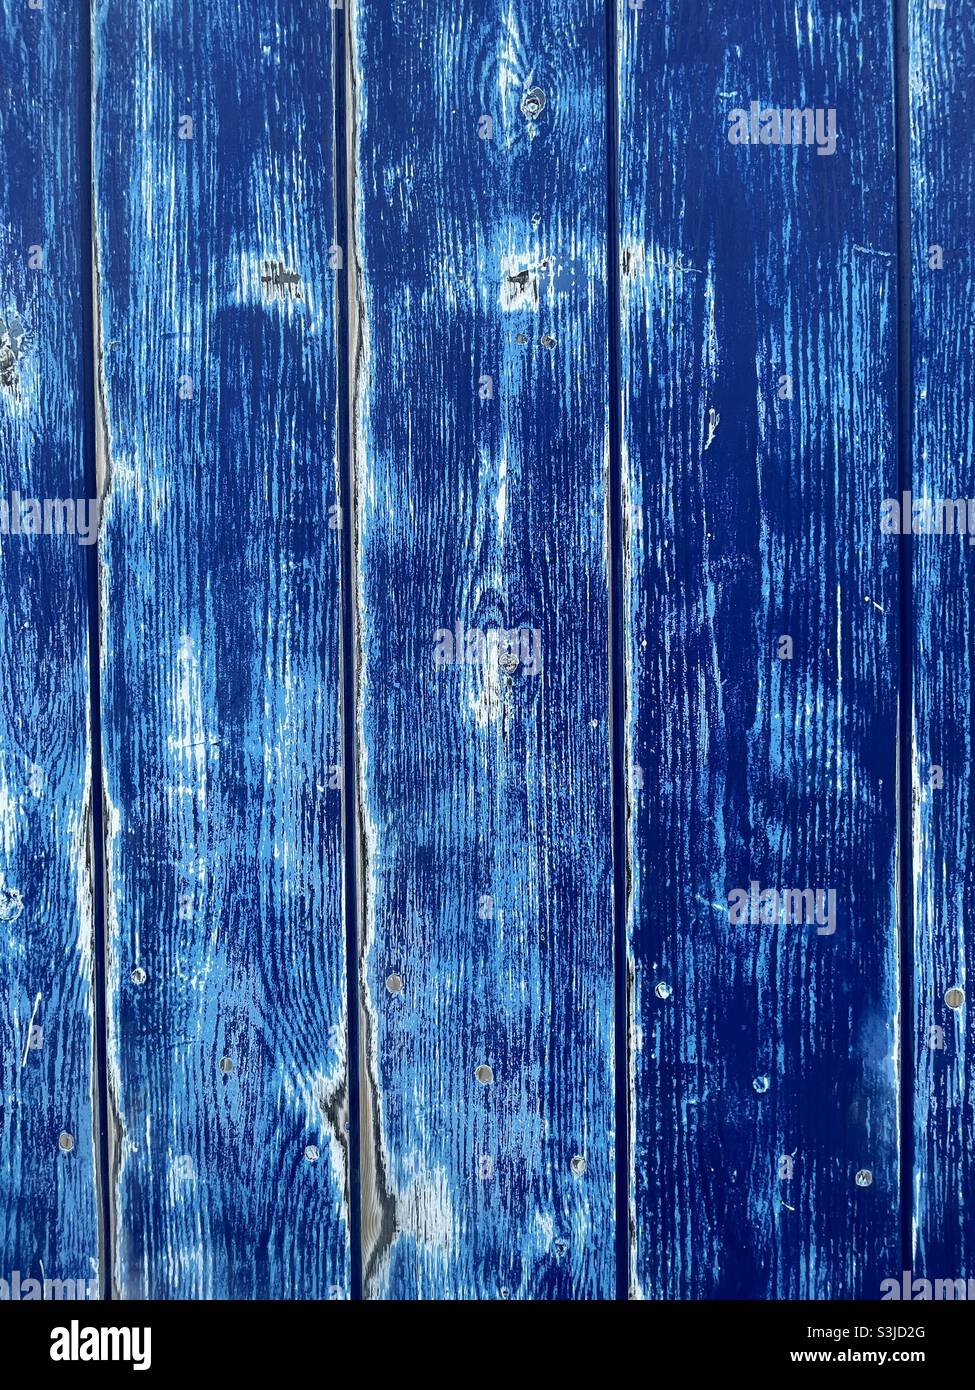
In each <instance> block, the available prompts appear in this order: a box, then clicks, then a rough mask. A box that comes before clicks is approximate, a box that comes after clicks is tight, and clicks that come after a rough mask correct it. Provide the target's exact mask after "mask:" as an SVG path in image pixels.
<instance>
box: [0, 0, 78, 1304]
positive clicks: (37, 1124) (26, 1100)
mask: <svg viewBox="0 0 975 1390" xmlns="http://www.w3.org/2000/svg"><path fill="white" fill-rule="evenodd" d="M83 39H84V32H83V26H82V25H80V24H79V21H78V14H77V11H75V12H74V13H72V7H71V6H48V7H46V8H45V9H43V10H34V9H29V8H28V6H27V5H26V4H25V3H21V0H3V4H2V7H0V73H2V79H0V82H2V88H3V99H2V101H0V533H2V534H0V592H2V594H3V603H2V605H0V653H2V661H0V981H2V990H3V1005H2V1008H0V1297H8V1296H9V1297H12V1298H18V1297H20V1298H28V1297H33V1298H39V1297H41V1292H42V1291H41V1288H40V1287H39V1286H38V1285H35V1284H32V1283H29V1282H28V1281H31V1280H38V1281H43V1280H44V1279H45V1278H46V1279H48V1280H52V1281H65V1282H64V1283H62V1291H63V1292H64V1293H68V1294H70V1293H71V1292H73V1293H75V1294H76V1295H77V1296H78V1297H82V1298H83V1297H86V1296H96V1297H97V1294H98V1242H99V1235H98V1201H97V1195H96V1169H97V1147H98V1145H97V1136H96V1113H95V1106H94V1103H93V1096H94V1094H95V1085H94V1076H93V1052H92V1048H93V1016H94V1002H93V1001H94V986H93V915H92V878H91V871H90V863H89V842H88V830H87V825H88V813H89V799H90V792H91V765H90V746H89V738H88V597H87V593H88V585H87V579H86V570H87V564H88V557H89V554H90V552H89V549H88V548H87V547H86V546H83V545H82V544H80V540H81V537H80V536H79V534H78V533H77V532H73V533H72V534H68V532H67V529H66V528H67V526H68V522H69V520H70V522H71V525H72V527H73V526H74V523H75V522H77V523H78V524H79V526H80V528H81V529H82V530H83V531H84V532H85V533H86V537H90V538H91V539H97V508H95V507H92V508H91V509H89V505H88V503H89V499H91V498H92V495H93V490H94V457H93V450H92V449H91V441H90V431H89V429H88V428H87V426H86V411H85V381H86V366H85V361H86V355H87V354H90V352H91V346H92V345H91V333H90V327H89V328H88V329H87V330H86V312H85V304H86V295H88V293H89V290H88V286H89V284H90V238H89V230H88V226H87V218H86V208H87V205H88V204H87V194H86V191H85V189H84V187H83V186H82V179H83V177H84V167H85V165H84V160H83V158H82V157H81V155H82V151H83V148H84V140H85V138H86V137H85V132H84V128H83V126H84V120H85V90H86V72H87V62H88V57H87V51H86V45H85V44H84V42H83ZM88 418H90V417H88ZM55 500H58V501H59V502H63V503H65V507H64V508H62V507H60V506H59V507H58V508H57V509H56V510H55V509H53V508H51V507H50V505H49V506H48V509H47V511H46V512H45V510H44V505H43V504H44V503H45V502H47V503H48V504H50V503H52V502H53V501H55ZM78 502H80V504H81V505H80V506H76V504H77V503H78ZM38 505H40V514H39V521H40V527H41V531H40V533H39V534H33V533H32V534H25V530H24V529H23V528H26V527H28V526H33V525H34V520H35V517H34V513H35V509H36V508H37V507H38ZM18 523H19V525H20V527H21V529H20V531H19V533H18ZM89 523H91V524H92V526H93V529H92V530H91V531H88V527H89ZM67 1281H70V1282H71V1284H72V1285H74V1286H75V1287H74V1288H72V1289H70V1290H69V1289H67V1287H66V1282H67ZM56 1291H57V1290H54V1291H53V1292H56ZM47 1296H48V1297H51V1296H52V1290H51V1289H49V1290H48V1291H47Z"/></svg>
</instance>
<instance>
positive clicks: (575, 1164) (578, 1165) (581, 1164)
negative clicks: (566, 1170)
mask: <svg viewBox="0 0 975 1390" xmlns="http://www.w3.org/2000/svg"><path fill="white" fill-rule="evenodd" d="M569 1167H570V1168H571V1169H572V1171H573V1173H575V1175H576V1177H577V1178H581V1177H582V1175H583V1173H584V1172H585V1171H586V1160H585V1158H584V1157H583V1156H582V1154H573V1155H572V1157H571V1158H570V1159H569Z"/></svg>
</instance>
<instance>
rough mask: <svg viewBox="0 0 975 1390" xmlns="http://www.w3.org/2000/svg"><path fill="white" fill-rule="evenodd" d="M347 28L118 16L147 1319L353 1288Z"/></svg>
mask: <svg viewBox="0 0 975 1390" xmlns="http://www.w3.org/2000/svg"><path fill="white" fill-rule="evenodd" d="M334 22H336V21H335V20H334V18H333V17H332V16H330V14H329V12H328V10H327V9H325V10H323V12H322V13H321V14H320V15H318V16H317V17H314V18H312V17H310V16H309V13H308V6H307V5H306V4H305V3H304V2H303V0H251V2H249V3H247V4H241V3H238V0H186V3H181V4H179V5H173V4H171V3H169V0H99V3H98V4H97V5H96V24H95V35H94V39H95V42H94V61H95V84H96V85H95V165H96V167H95V175H96V200H97V235H98V274H99V285H100V313H101V323H100V344H99V371H100V381H99V385H100V397H101V405H102V410H103V425H104V457H103V460H102V462H103V468H104V474H105V491H106V512H105V520H104V536H103V544H102V548H101V595H102V627H103V678H102V694H103V706H104V747H105V755H104V756H105V781H106V794H107V798H108V804H109V807H110V816H109V824H108V827H107V845H106V853H107V861H108V879H109V883H108V890H109V937H110V948H111V959H110V972H109V987H110V994H111V1008H110V1028H111V1036H110V1041H111V1059H110V1060H111V1067H112V1077H113V1088H114V1100H115V1106H116V1116H115V1119H116V1133H115V1145H114V1163H113V1174H112V1201H113V1208H114V1214H115V1225H116V1232H115V1235H116V1257H115V1268H114V1280H115V1286H116V1288H117V1290H118V1292H119V1293H120V1294H121V1295H122V1296H124V1297H153V1298H161V1297H171V1298H218V1297H224V1298H226V1297H237V1298H316V1299H318V1298H328V1297H345V1296H347V1295H348V1293H349V1292H350V1223H349V1216H348V1201H347V1189H348V1175H349V1135H348V1131H347V1112H348V1076H347V1066H346V1052H347V1049H346V1005H345V970H346V957H345V928H344V917H343V901H344V899H343V868H342V830H341V784H342V769H341V762H342V753H341V721H340V640H339V632H340V543H339V542H340V536H341V530H340V523H341V513H340V511H339V510H338V507H339V501H338V478H339V460H338V450H337V428H336V418H337V402H338V385H337V381H338V362H337V350H336V332H337V330H336V297H337V281H338V277H339V276H340V275H341V274H343V273H344V270H343V266H342V257H341V256H340V255H339V254H338V248H337V246H336V244H335V241H334V229H335V178H334V159H335V147H334V84H333V76H332V72H333V47H332V30H333V24H334Z"/></svg>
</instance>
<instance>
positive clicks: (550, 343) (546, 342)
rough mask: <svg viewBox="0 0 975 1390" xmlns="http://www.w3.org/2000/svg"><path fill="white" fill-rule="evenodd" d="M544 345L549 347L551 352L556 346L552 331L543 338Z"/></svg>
mask: <svg viewBox="0 0 975 1390" xmlns="http://www.w3.org/2000/svg"><path fill="white" fill-rule="evenodd" d="M542 347H543V348H548V350H549V352H551V351H552V349H553V348H554V347H555V339H554V338H553V337H552V335H551V333H546V334H545V336H544V337H543V338H542Z"/></svg>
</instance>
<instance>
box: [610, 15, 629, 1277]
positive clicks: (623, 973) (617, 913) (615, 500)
mask: <svg viewBox="0 0 975 1390" xmlns="http://www.w3.org/2000/svg"><path fill="white" fill-rule="evenodd" d="M617 22H618V13H617V0H606V265H607V281H608V284H607V304H608V327H609V374H608V376H609V470H608V472H609V476H608V478H607V489H606V490H607V495H608V499H609V702H610V710H609V730H610V734H609V738H610V767H611V782H612V807H613V810H612V842H613V984H614V1002H615V1010H614V1013H615V1020H614V1059H615V1067H614V1070H615V1074H616V1098H615V1099H616V1297H617V1299H626V1298H628V1296H629V1286H630V1268H629V1265H630V1234H629V1205H630V1193H629V1167H630V1117H629V1105H628V1100H629V1089H630V1079H629V1078H630V1057H629V1046H628V1040H629V1028H628V1015H629V1005H628V980H627V950H626V924H627V912H626V908H627V893H628V891H629V882H628V878H629V876H628V874H627V859H626V829H627V827H626V686H625V680H626V671H625V664H624V655H623V625H624V622H625V614H624V604H623V544H624V531H623V454H622V418H621V415H622V398H621V394H620V393H621V381H620V350H621V344H620V331H621V315H620V246H619V216H618V198H619V90H618V82H619V78H618V69H619V64H618V60H617V47H618V40H617Z"/></svg>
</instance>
